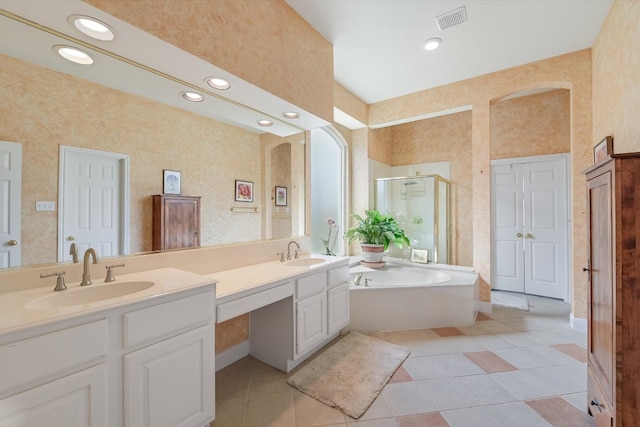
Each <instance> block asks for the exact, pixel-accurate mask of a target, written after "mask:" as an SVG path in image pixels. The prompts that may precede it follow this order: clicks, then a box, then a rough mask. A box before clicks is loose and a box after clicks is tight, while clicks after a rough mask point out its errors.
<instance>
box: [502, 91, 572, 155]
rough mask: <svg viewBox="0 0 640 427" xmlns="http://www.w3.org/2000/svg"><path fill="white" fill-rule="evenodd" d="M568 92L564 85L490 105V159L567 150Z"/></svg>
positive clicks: (569, 145)
mask: <svg viewBox="0 0 640 427" xmlns="http://www.w3.org/2000/svg"><path fill="white" fill-rule="evenodd" d="M570 101H571V100H570V93H569V91H568V90H566V89H559V90H553V91H549V92H543V93H539V94H535V95H529V96H521V97H517V98H512V99H506V100H504V101H498V102H495V103H493V104H492V105H491V159H492V160H493V159H508V158H513V157H527V156H539V155H544V154H558V153H568V152H569V151H571V126H570V123H571V110H570Z"/></svg>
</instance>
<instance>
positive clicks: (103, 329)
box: [0, 319, 109, 395]
mask: <svg viewBox="0 0 640 427" xmlns="http://www.w3.org/2000/svg"><path fill="white" fill-rule="evenodd" d="M108 326H109V321H108V320H107V319H103V320H98V321H96V322H91V323H87V324H84V325H79V326H74V327H72V328H67V329H62V330H60V331H56V332H51V333H48V334H45V335H40V336H37V337H33V338H29V339H26V340H23V341H18V342H14V343H11V344H7V345H4V346H2V347H0V366H2V367H4V368H6V369H3V374H2V380H0V395H2V394H3V393H5V392H7V391H9V390H11V389H14V388H17V387H20V386H22V385H28V384H30V383H32V382H42V381H43V380H46V379H50V378H52V377H53V376H54V375H55V374H57V373H59V372H63V371H68V370H69V369H72V368H74V367H77V366H81V365H85V364H87V363H89V362H92V361H96V360H99V359H100V358H101V357H103V356H106V354H107V347H108V332H107V331H108Z"/></svg>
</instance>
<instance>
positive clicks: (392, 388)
mask: <svg viewBox="0 0 640 427" xmlns="http://www.w3.org/2000/svg"><path fill="white" fill-rule="evenodd" d="M382 397H383V398H384V400H385V402H387V405H389V409H390V410H391V413H392V414H393V415H394V416H396V417H397V416H401V415H414V414H422V413H425V412H436V411H437V408H436V406H435V405H434V404H433V402H431V401H430V400H429V398H427V396H426V394H425V393H424V392H423V391H422V389H420V387H419V386H418V384H416V383H415V382H410V383H397V384H387V386H386V387H385V388H384V389H383V390H382Z"/></svg>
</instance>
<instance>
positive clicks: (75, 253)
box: [69, 243, 78, 264]
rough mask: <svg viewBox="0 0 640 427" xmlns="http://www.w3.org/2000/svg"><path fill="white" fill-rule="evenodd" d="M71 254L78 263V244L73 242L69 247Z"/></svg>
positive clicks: (74, 261)
mask: <svg viewBox="0 0 640 427" xmlns="http://www.w3.org/2000/svg"><path fill="white" fill-rule="evenodd" d="M69 255H71V257H72V258H73V263H74V264H76V263H77V262H78V245H76V244H75V243H72V244H71V246H70V247H69Z"/></svg>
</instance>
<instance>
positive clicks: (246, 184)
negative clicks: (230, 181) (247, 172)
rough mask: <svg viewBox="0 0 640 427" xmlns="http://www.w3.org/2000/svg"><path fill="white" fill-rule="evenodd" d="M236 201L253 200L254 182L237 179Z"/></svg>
mask: <svg viewBox="0 0 640 427" xmlns="http://www.w3.org/2000/svg"><path fill="white" fill-rule="evenodd" d="M236 202H253V182H251V181H240V180H239V179H236Z"/></svg>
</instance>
